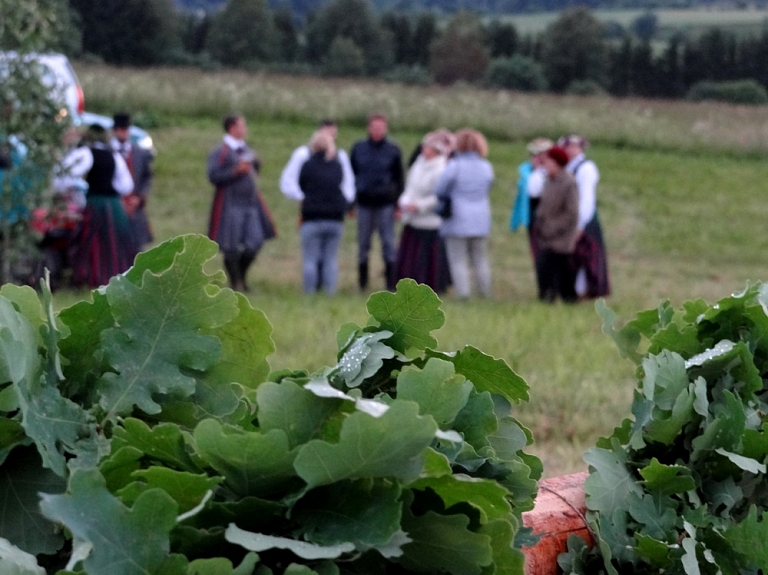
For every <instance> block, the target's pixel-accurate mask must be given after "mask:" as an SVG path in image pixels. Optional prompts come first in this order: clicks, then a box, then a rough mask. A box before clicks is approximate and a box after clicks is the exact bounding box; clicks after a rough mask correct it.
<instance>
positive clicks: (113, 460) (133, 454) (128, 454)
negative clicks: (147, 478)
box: [99, 443, 144, 493]
mask: <svg viewBox="0 0 768 575" xmlns="http://www.w3.org/2000/svg"><path fill="white" fill-rule="evenodd" d="M142 457H144V453H143V452H142V451H141V450H140V449H136V448H135V447H131V446H129V445H126V446H123V447H120V448H116V447H115V445H114V443H113V444H112V453H110V454H109V456H108V457H105V458H104V459H102V460H101V462H100V463H99V471H100V472H101V475H102V476H103V477H104V482H105V484H106V486H107V489H108V490H109V491H110V493H116V492H117V491H119V490H120V489H122V488H123V487H125V486H126V485H128V483H130V481H131V473H133V472H134V471H136V470H137V469H140V468H141V458H142Z"/></svg>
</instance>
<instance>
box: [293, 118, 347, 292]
mask: <svg viewBox="0 0 768 575" xmlns="http://www.w3.org/2000/svg"><path fill="white" fill-rule="evenodd" d="M309 151H310V154H311V155H310V157H309V159H308V160H307V161H306V162H304V165H303V166H302V167H301V172H300V173H299V188H300V189H301V193H302V195H303V198H302V199H301V255H302V262H303V264H302V284H303V286H304V292H305V293H314V292H315V291H317V289H318V285H321V286H322V288H323V290H324V291H325V292H326V293H327V294H329V295H333V294H334V293H335V291H336V282H337V280H338V277H339V263H338V252H339V244H341V237H342V234H343V232H344V214H345V213H346V211H347V206H348V205H349V203H350V202H352V201H353V200H354V195H353V194H352V195H351V197H350V195H349V191H348V190H347V189H346V188H343V187H342V185H341V182H342V179H343V177H344V174H343V170H342V167H341V163H340V162H339V159H338V154H337V153H336V145H335V144H334V142H333V138H332V137H331V135H330V134H328V133H327V132H326V131H323V130H318V131H317V132H315V133H314V134H313V136H312V139H311V140H310V141H309Z"/></svg>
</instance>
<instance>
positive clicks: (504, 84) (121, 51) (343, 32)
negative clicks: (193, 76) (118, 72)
mask: <svg viewBox="0 0 768 575" xmlns="http://www.w3.org/2000/svg"><path fill="white" fill-rule="evenodd" d="M56 1H57V2H61V3H62V6H64V7H66V5H68V6H69V8H71V10H70V13H71V14H72V15H73V16H72V18H71V25H70V33H69V34H68V35H67V38H66V39H65V40H62V42H61V43H60V44H61V48H62V50H63V51H65V52H67V53H68V54H69V55H70V56H73V57H76V58H78V57H79V58H90V59H100V60H103V61H104V62H107V63H110V64H116V65H132V66H153V65H195V66H201V67H205V68H210V69H215V68H217V67H240V68H245V69H250V70H268V71H275V72H282V73H293V74H320V75H328V76H344V77H355V76H366V77H381V78H385V79H387V80H391V81H400V82H407V83H421V84H427V83H431V82H438V83H441V84H451V83H455V82H460V81H461V82H467V83H472V84H478V85H482V86H486V87H490V88H505V89H515V90H525V91H552V92H557V93H563V92H572V93H580V94H589V93H596V92H607V93H610V94H613V95H616V96H641V97H663V98H680V97H685V96H686V95H688V94H689V93H690V92H691V90H692V89H694V88H697V87H698V85H699V84H701V83H702V82H708V83H710V84H711V83H723V82H726V83H727V82H731V83H733V82H742V84H743V82H744V81H746V82H747V83H748V84H749V85H750V86H751V88H752V89H757V91H758V92H761V94H762V92H765V88H766V87H768V66H766V65H765V62H766V61H768V25H765V26H764V27H763V29H762V32H761V33H759V34H754V35H752V36H737V35H736V34H734V33H732V32H729V31H726V30H724V29H719V28H713V29H711V30H709V31H708V32H706V33H705V34H703V35H699V36H696V37H690V36H686V35H683V34H676V35H673V36H672V37H671V38H669V39H668V40H667V41H665V42H664V43H663V45H660V44H659V43H658V42H656V43H654V41H653V38H654V35H655V32H656V28H657V20H656V16H655V15H654V14H653V12H652V11H649V12H647V13H646V14H644V15H642V16H640V17H639V18H637V19H636V20H635V22H633V24H632V25H631V26H630V27H628V28H627V29H624V28H623V27H621V26H620V25H618V24H616V23H609V24H605V23H603V22H601V21H600V20H598V19H597V18H596V17H595V16H594V15H593V13H592V12H591V11H590V9H589V8H586V7H575V8H568V9H566V10H564V11H562V12H561V15H560V17H559V18H558V19H557V20H556V21H555V22H553V23H552V24H551V25H550V26H549V27H548V28H547V29H546V30H545V31H544V32H543V33H541V34H537V35H535V36H533V35H521V34H519V33H518V31H517V30H516V29H515V27H514V25H513V24H511V23H509V22H505V21H504V19H503V18H496V19H490V20H489V19H488V18H484V17H482V18H481V16H480V15H479V14H478V13H477V12H470V11H466V10H460V11H458V12H455V13H454V14H452V15H450V16H448V15H445V16H442V15H439V14H438V13H437V12H430V11H421V12H418V13H414V12H413V10H412V9H409V10H397V11H395V10H394V9H393V10H390V11H385V12H379V11H377V10H376V9H375V7H374V4H373V2H372V1H371V0H327V1H325V2H323V3H322V4H321V5H319V6H318V2H316V1H313V0H303V2H299V4H301V6H302V7H303V9H304V10H307V13H306V16H300V15H299V13H297V12H296V10H295V6H293V5H294V4H296V1H295V0H294V2H278V3H277V5H276V6H274V7H273V6H272V5H271V3H270V2H268V0H227V1H225V2H223V3H222V4H221V6H220V8H219V9H218V10H217V11H215V12H207V11H203V10H181V9H178V8H177V7H176V5H175V4H174V2H173V0H99V2H93V0H56ZM486 3H487V2H486ZM395 4H397V3H395ZM395 4H392V6H395ZM401 4H402V3H401ZM406 4H407V3H406ZM481 4H482V3H481ZM311 7H314V8H313V9H312V10H311V11H310V10H309V8H311ZM395 7H396V6H395ZM411 8H412V7H411ZM739 85H741V84H739ZM705 93H706V92H705ZM761 97H762V96H761ZM766 98H768V96H766Z"/></svg>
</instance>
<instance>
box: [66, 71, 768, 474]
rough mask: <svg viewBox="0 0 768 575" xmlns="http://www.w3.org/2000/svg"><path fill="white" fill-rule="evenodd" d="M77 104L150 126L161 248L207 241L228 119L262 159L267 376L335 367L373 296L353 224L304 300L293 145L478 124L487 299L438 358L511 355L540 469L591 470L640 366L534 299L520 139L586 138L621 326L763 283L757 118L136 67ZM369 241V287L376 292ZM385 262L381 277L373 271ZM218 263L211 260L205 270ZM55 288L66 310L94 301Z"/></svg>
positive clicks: (767, 165) (260, 293)
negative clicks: (325, 134)
mask: <svg viewBox="0 0 768 575" xmlns="http://www.w3.org/2000/svg"><path fill="white" fill-rule="evenodd" d="M77 71H78V74H79V76H80V79H81V81H82V82H83V85H84V90H85V94H86V104H87V107H88V109H90V110H92V111H97V112H102V113H112V112H113V111H116V110H120V109H126V110H129V111H131V112H132V113H133V114H134V115H135V116H136V117H137V118H139V119H142V118H143V119H144V122H145V127H147V128H149V130H150V132H151V133H152V135H153V137H154V139H155V144H156V147H157V150H158V154H157V158H156V162H155V185H154V191H153V195H152V198H151V200H150V204H149V212H150V217H151V220H152V223H153V226H154V231H155V236H156V241H157V242H160V241H163V240H165V239H168V238H171V237H174V236H176V235H178V234H182V233H190V232H197V233H203V232H204V231H205V229H206V225H207V218H208V209H209V203H210V199H211V193H212V190H211V186H210V185H209V184H208V182H207V181H206V178H205V157H206V154H207V152H208V150H209V149H210V148H211V147H213V146H214V145H215V144H216V143H217V142H218V141H219V139H220V138H221V128H220V119H221V116H222V115H223V114H224V113H226V112H227V111H229V110H239V111H242V112H244V113H245V115H246V117H247V118H248V119H249V128H250V130H249V136H248V141H249V142H250V143H251V144H252V145H253V146H254V147H255V148H256V150H257V152H258V153H259V154H260V156H261V158H262V160H263V172H262V175H261V187H262V189H263V192H264V195H265V197H266V199H267V202H268V203H269V205H270V208H271V209H272V212H273V215H274V217H275V219H276V221H277V224H278V227H279V233H280V235H279V237H278V238H277V239H276V240H274V241H272V242H270V243H268V244H267V245H266V246H265V248H264V250H263V251H262V253H261V254H260V256H259V260H258V261H257V263H256V265H255V266H254V268H253V269H252V272H251V274H252V275H251V277H250V283H251V284H252V287H253V291H252V292H251V293H250V294H249V296H248V297H249V299H250V301H251V303H252V305H253V306H254V307H256V308H259V309H261V310H263V311H264V312H265V313H266V315H267V317H268V318H269V320H270V321H271V323H272V325H273V326H274V332H273V338H274V341H275V345H276V352H275V353H274V354H273V355H272V356H271V357H270V365H271V367H272V369H281V368H293V369H300V368H306V369H310V370H313V369H317V368H319V367H322V366H324V365H331V364H333V363H335V361H336V357H335V354H336V350H337V348H336V338H335V335H336V331H337V330H338V329H339V327H340V326H341V325H342V324H344V323H346V322H356V323H358V324H362V323H365V322H366V320H367V312H366V309H365V302H366V299H367V297H368V294H361V293H359V291H358V289H357V287H356V277H355V261H356V253H355V221H354V220H347V222H346V227H345V236H344V241H343V244H342V248H341V253H340V265H341V278H340V290H339V293H338V295H337V296H336V297H333V298H328V297H325V296H314V297H307V296H305V295H304V294H303V293H302V292H301V287H300V283H301V282H300V261H301V257H300V251H299V237H298V228H297V215H298V208H297V206H296V204H295V203H293V202H291V201H289V200H287V199H285V198H284V197H282V195H281V194H280V192H279V190H278V186H277V181H278V178H279V175H280V171H281V170H282V168H283V166H284V165H285V162H286V161H287V160H288V157H289V156H290V153H291V151H292V150H293V149H294V148H295V147H296V146H298V145H300V144H301V143H303V142H305V141H306V140H307V139H308V138H309V136H310V134H311V132H312V130H313V129H314V125H315V122H316V120H317V119H319V118H321V117H324V116H333V117H335V118H336V119H337V120H338V121H339V123H340V135H339V144H340V145H341V146H342V147H344V148H347V149H348V148H349V146H350V145H351V144H352V143H353V142H354V141H355V140H357V139H359V138H361V137H363V136H364V125H363V124H364V118H365V116H366V114H367V113H368V112H369V111H371V110H374V109H375V110H381V111H383V112H385V113H387V114H388V115H389V116H390V117H391V119H392V121H391V136H392V138H393V139H394V140H395V141H396V142H397V143H399V144H400V145H401V147H402V148H403V151H404V155H406V156H407V155H408V154H410V151H411V150H412V149H413V147H414V146H415V145H416V143H417V142H418V141H419V139H420V138H421V136H422V135H423V133H424V132H425V131H426V130H428V129H432V128H435V127H438V126H441V125H442V126H446V127H448V128H451V129H456V128H459V127H463V126H473V127H477V128H479V129H480V130H482V131H484V132H485V133H486V134H488V135H489V140H490V141H489V144H490V155H489V159H490V161H491V163H492V164H493V166H494V170H495V174H496V181H495V185H494V188H493V191H492V203H493V232H492V236H491V241H490V251H491V257H492V264H493V274H494V275H493V281H494V298H493V300H491V301H482V300H475V301H470V302H457V301H453V300H452V299H451V296H450V293H449V294H447V295H446V297H445V298H444V304H443V309H444V311H445V313H446V323H445V325H444V327H443V328H441V329H440V330H439V331H438V332H437V334H436V335H437V338H438V340H439V342H440V344H439V348H440V349H441V350H444V351H453V350H457V349H460V348H462V347H463V346H465V345H472V346H475V347H477V348H479V349H480V350H482V351H484V352H485V353H488V354H490V355H493V356H494V357H498V358H502V359H504V360H505V361H507V362H508V363H509V364H510V365H511V366H512V367H513V369H515V371H516V372H517V373H519V374H520V375H521V376H522V377H523V378H524V379H525V380H526V381H527V382H528V384H529V385H530V397H531V399H530V401H529V402H528V403H525V404H521V405H519V406H515V408H514V414H515V415H516V416H517V417H518V418H519V419H520V420H521V421H522V422H523V423H524V424H525V425H526V426H528V427H529V428H530V429H531V431H532V433H533V435H534V439H535V444H534V446H533V448H532V450H531V451H533V452H534V453H536V454H537V455H539V456H540V457H541V458H542V459H543V460H544V463H545V475H546V476H554V475H559V474H561V473H567V472H572V471H579V470H583V469H585V468H586V465H585V464H584V463H583V461H582V460H581V454H582V452H583V451H584V450H585V449H586V448H588V447H590V446H592V445H593V444H594V442H595V440H596V439H597V438H598V437H600V436H602V435H605V434H607V433H609V432H610V431H611V430H612V429H613V427H615V426H617V425H619V424H620V423H621V420H622V419H623V418H624V417H628V416H629V407H630V402H631V397H632V391H633V387H634V377H635V373H634V366H633V364H632V363H630V362H628V361H626V360H623V359H621V358H620V357H619V355H618V353H617V351H616V349H615V346H614V344H613V342H612V340H611V339H610V338H609V337H607V336H606V335H605V334H603V333H602V331H601V327H602V324H601V319H600V317H599V316H598V315H597V313H596V312H595V309H594V305H593V303H583V304H579V305H575V306H564V305H559V304H558V305H554V306H547V305H543V304H540V303H538V302H537V301H536V297H535V288H534V283H533V281H534V280H533V272H532V267H531V261H530V256H529V252H528V246H527V238H526V235H525V232H523V231H518V232H517V233H512V232H511V231H510V230H509V228H508V224H507V222H508V219H509V212H510V207H511V205H512V202H513V199H514V198H513V189H514V185H515V180H516V177H517V176H516V173H517V172H516V170H517V165H518V164H519V163H520V162H521V161H523V160H524V159H525V148H524V144H525V141H526V139H528V138H531V137H533V136H537V135H546V136H550V137H556V136H557V135H559V134H561V133H565V132H571V131H575V132H581V133H583V134H584V135H586V136H587V137H590V138H591V139H592V140H593V146H592V147H591V149H590V150H589V154H590V156H591V157H592V158H594V159H595V161H596V162H597V164H598V166H599V168H600V171H601V183H600V186H599V189H598V198H599V199H598V202H599V209H600V215H601V219H602V222H603V227H604V232H605V236H606V242H607V245H608V255H609V265H610V270H611V274H612V278H611V279H612V287H613V294H612V295H611V297H610V298H608V300H607V304H608V305H609V306H610V307H611V308H612V309H613V310H614V311H615V312H616V313H617V315H618V317H619V318H620V320H621V321H628V320H630V319H632V318H634V315H635V314H636V313H637V312H638V311H641V310H644V309H648V308H654V307H656V306H657V305H658V303H659V301H660V300H662V299H670V300H671V301H672V303H673V305H675V306H676V307H679V306H680V305H681V304H682V303H683V302H685V301H687V300H691V299H695V298H703V299H705V300H707V301H709V302H712V301H715V300H717V299H720V298H721V297H724V296H726V295H728V294H730V293H732V292H733V291H737V290H740V289H741V288H743V287H744V286H745V285H746V283H747V282H749V281H758V280H761V279H766V276H768V270H767V269H766V268H767V267H768V266H767V264H768V262H767V261H766V255H765V249H764V245H765V240H764V235H765V222H766V221H768V202H766V201H765V193H764V190H765V182H766V181H768V162H766V158H767V157H768V118H767V117H766V114H765V110H764V109H760V108H739V107H728V106H723V105H712V104H707V105H701V104H689V103H670V102H655V101H645V100H624V101H621V100H611V99H604V98H575V97H569V98H556V97H554V96H540V95H527V96H523V95H520V94H514V93H508V92H486V91H478V90H474V89H470V88H467V87H461V88H455V89H437V88H407V87H403V86H398V85H391V84H377V83H366V82H357V83H355V82H342V81H323V80H309V79H299V78H285V77H270V76H263V75H254V74H245V73H227V72H222V73H208V74H204V73H201V72H196V71H186V70H164V71H156V70H155V71H149V70H144V71H137V70H128V69H120V70H118V69H109V68H105V67H101V66H91V65H89V66H85V65H80V66H77ZM378 246H379V245H378V243H374V251H373V253H372V259H371V261H372V265H373V266H374V270H373V279H372V287H373V288H374V289H379V288H381V287H383V278H381V276H380V270H381V268H380V266H381V263H380V256H379V253H378V251H377V250H378ZM377 266H378V267H377ZM219 267H220V262H219V261H217V260H215V261H212V262H211V269H212V270H215V269H218V268H219ZM87 295H88V294H86V293H85V292H72V291H62V292H59V293H58V294H57V295H56V305H57V306H58V307H64V306H67V305H70V304H71V303H73V302H74V301H77V300H78V299H81V298H83V297H87Z"/></svg>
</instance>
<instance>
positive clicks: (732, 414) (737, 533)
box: [559, 284, 768, 575]
mask: <svg viewBox="0 0 768 575" xmlns="http://www.w3.org/2000/svg"><path fill="white" fill-rule="evenodd" d="M766 305H768V286H766V285H764V284H754V285H749V286H748V287H747V288H746V289H745V290H744V291H743V292H741V293H738V294H734V295H733V296H730V297H727V298H725V299H722V300H720V301H719V302H718V303H716V304H715V305H712V306H710V305H707V304H705V303H704V302H702V301H701V300H697V301H691V302H688V303H686V304H684V305H683V306H682V308H681V309H679V310H673V309H672V308H671V307H670V306H669V305H668V303H664V304H662V305H660V306H659V307H658V308H657V309H656V310H652V311H648V312H643V313H641V314H639V315H638V316H637V318H636V319H635V320H634V321H631V322H629V323H628V324H626V325H625V326H624V327H622V328H620V329H618V328H617V327H616V325H615V316H614V315H613V313H612V312H610V310H608V309H607V308H606V307H605V306H604V305H601V306H600V312H601V314H602V315H603V318H604V327H603V329H604V331H605V332H606V333H608V334H609V335H611V336H612V337H613V338H614V340H615V341H616V343H617V345H618V347H619V351H620V353H621V354H622V355H623V356H625V357H628V358H630V359H632V360H633V361H634V362H635V363H636V364H637V366H638V371H637V374H638V388H637V390H636V391H635V398H634V401H633V404H632V414H633V416H634V419H633V420H630V419H627V420H625V421H624V422H623V424H622V425H621V426H620V427H618V428H616V430H615V431H614V433H613V435H612V436H611V437H609V438H605V439H602V440H601V441H600V442H598V445H597V446H596V447H593V448H591V449H589V450H588V451H587V452H586V454H585V455H584V460H585V461H586V462H587V463H588V464H589V469H590V476H589V478H588V479H587V481H586V483H585V485H584V490H585V493H586V502H587V508H588V510H589V511H588V517H587V519H588V521H589V523H590V525H591V527H592V529H593V531H594V533H595V535H596V537H597V539H598V542H599V545H598V547H597V549H596V550H595V551H593V552H587V551H586V550H585V549H584V548H583V547H582V546H581V545H579V544H577V543H576V542H575V541H572V542H571V544H570V545H569V548H570V549H569V553H568V555H566V556H563V557H561V558H560V560H559V562H560V565H561V566H562V567H563V568H564V570H565V572H566V573H592V572H595V571H596V570H598V569H600V568H602V569H604V570H605V572H608V573H622V572H626V571H628V570H631V571H632V572H633V573H659V572H662V571H663V572H664V573H673V574H680V575H683V574H685V575H692V574H694V573H697V574H698V573H713V574H714V573H754V572H758V571H765V570H766V568H768V554H766V552H765V545H764V541H765V539H764V538H765V537H766V528H767V526H768V481H766V460H768V425H767V424H766V423H765V415H764V414H765V413H766V412H768V396H767V395H766V388H765V382H764V377H765V373H766V367H767V366H768V339H767V338H766V333H768V316H766V313H765V310H766ZM598 550H599V551H598ZM601 559H602V560H601ZM600 563H602V565H600ZM590 566H591V567H590Z"/></svg>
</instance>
